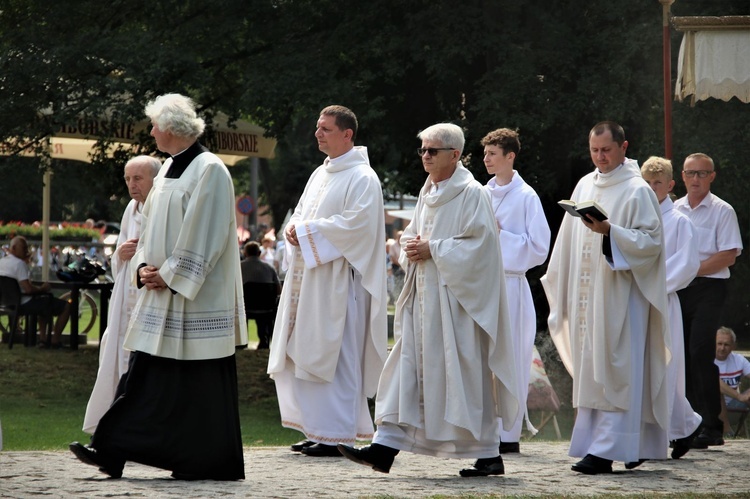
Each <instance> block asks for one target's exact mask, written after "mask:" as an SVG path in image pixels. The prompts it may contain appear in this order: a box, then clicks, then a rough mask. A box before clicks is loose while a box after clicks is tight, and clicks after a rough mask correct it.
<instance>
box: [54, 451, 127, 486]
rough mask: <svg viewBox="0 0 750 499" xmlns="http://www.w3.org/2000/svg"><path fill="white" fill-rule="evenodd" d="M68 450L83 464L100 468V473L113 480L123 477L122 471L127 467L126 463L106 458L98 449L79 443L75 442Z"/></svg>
mask: <svg viewBox="0 0 750 499" xmlns="http://www.w3.org/2000/svg"><path fill="white" fill-rule="evenodd" d="M68 448H69V449H70V451H71V452H72V453H73V454H75V456H76V457H77V458H78V459H80V460H81V461H82V462H84V463H86V464H88V465H91V466H96V467H98V468H99V471H101V472H102V473H106V474H107V475H109V476H111V477H112V478H120V477H122V469H123V468H124V467H125V462H124V461H118V460H116V459H112V458H109V457H107V456H104V455H102V454H101V453H99V452H97V451H96V449H93V448H91V447H89V446H88V445H83V444H81V443H78V442H73V443H72V444H70V445H69V446H68Z"/></svg>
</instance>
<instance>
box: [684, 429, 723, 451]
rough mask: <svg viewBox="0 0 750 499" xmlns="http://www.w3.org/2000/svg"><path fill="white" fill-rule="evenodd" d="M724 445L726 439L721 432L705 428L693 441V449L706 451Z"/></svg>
mask: <svg viewBox="0 0 750 499" xmlns="http://www.w3.org/2000/svg"><path fill="white" fill-rule="evenodd" d="M713 445H724V437H723V436H722V434H721V432H720V431H719V430H712V429H710V428H703V430H701V432H700V434H699V435H698V436H697V437H695V438H694V439H693V444H692V446H691V447H692V448H693V449H706V448H708V446H713Z"/></svg>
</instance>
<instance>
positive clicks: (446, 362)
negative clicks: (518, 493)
mask: <svg viewBox="0 0 750 499" xmlns="http://www.w3.org/2000/svg"><path fill="white" fill-rule="evenodd" d="M419 138H420V139H421V140H422V147H420V148H419V149H418V151H417V152H418V153H419V155H420V157H421V158H422V164H423V166H424V169H425V171H427V172H428V173H429V177H428V179H427V181H426V183H425V184H424V186H423V187H422V190H421V191H420V194H419V200H418V202H417V206H416V208H415V212H414V218H413V219H412V221H411V223H409V225H408V226H407V227H406V228H405V229H404V233H403V235H402V236H401V247H402V251H401V258H400V263H401V267H402V268H404V269H405V270H406V277H405V280H404V288H403V291H402V292H401V295H400V296H399V299H398V301H397V303H396V315H395V318H394V333H395V335H396V338H397V341H396V344H395V345H394V347H393V350H392V351H391V353H390V355H389V356H388V360H387V361H386V364H385V367H384V369H383V374H382V375H381V377H380V383H379V385H378V395H377V399H376V401H375V422H376V424H377V425H378V430H377V432H376V434H375V438H374V439H373V443H372V445H370V446H366V447H363V448H360V449H355V448H354V447H351V446H348V445H343V444H340V445H339V449H340V450H341V452H342V453H343V454H344V455H345V456H346V457H347V458H349V459H351V460H352V461H355V462H358V463H361V464H364V465H367V466H370V467H372V468H373V469H375V470H376V471H380V472H383V473H388V472H389V470H390V468H391V465H392V464H393V460H394V457H395V456H396V455H397V454H398V453H399V451H402V450H403V451H408V452H414V453H417V454H425V455H429V456H437V457H450V458H477V460H476V461H475V463H474V465H473V466H472V467H470V468H465V469H463V470H461V471H460V474H461V476H464V477H476V476H488V475H502V474H503V473H505V468H504V465H503V460H502V458H501V456H500V454H499V452H498V448H497V443H498V438H499V432H498V425H497V418H498V417H502V418H503V420H504V421H506V422H513V421H515V420H516V416H517V413H518V409H519V408H518V395H517V393H516V391H517V386H518V385H517V382H516V379H515V376H516V372H517V370H516V368H515V361H514V358H513V346H512V342H511V333H510V321H509V320H508V306H507V302H506V299H505V284H504V282H503V281H501V280H500V279H498V276H500V275H502V274H503V264H502V256H501V253H500V245H499V243H498V238H497V222H496V221H495V218H494V216H493V215H492V208H491V206H490V202H489V194H488V193H487V191H486V190H485V189H484V187H483V186H482V185H481V184H480V183H479V182H477V181H476V180H475V179H474V177H473V176H472V174H471V172H469V170H467V169H466V168H464V166H463V165H462V164H461V162H460V158H461V153H462V151H463V147H464V134H463V131H462V130H461V128H459V127H458V126H456V125H452V124H449V123H441V124H437V125H433V126H431V127H428V128H426V129H425V130H423V131H422V132H421V133H420V134H419ZM508 426H510V425H509V424H508Z"/></svg>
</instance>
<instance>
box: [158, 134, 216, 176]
mask: <svg viewBox="0 0 750 499" xmlns="http://www.w3.org/2000/svg"><path fill="white" fill-rule="evenodd" d="M204 152H208V149H206V148H205V147H204V146H203V145H201V143H200V142H198V141H197V140H196V141H195V142H193V145H192V146H190V147H188V148H187V149H185V150H184V151H182V152H181V153H178V154H175V155H174V156H172V164H171V165H169V170H167V173H166V174H165V175H164V176H165V177H166V178H179V177H180V176H182V174H183V173H185V170H187V167H188V166H190V163H192V162H193V160H194V159H195V158H197V157H198V155H199V154H202V153H204Z"/></svg>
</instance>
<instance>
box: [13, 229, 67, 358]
mask: <svg viewBox="0 0 750 499" xmlns="http://www.w3.org/2000/svg"><path fill="white" fill-rule="evenodd" d="M30 257H31V253H30V252H29V244H28V243H27V242H26V238H25V237H23V236H16V237H14V238H13V239H12V240H11V241H10V248H9V253H8V255H7V256H5V257H4V258H2V259H0V276H6V277H12V278H14V279H15V280H17V281H18V286H19V287H20V288H21V293H22V296H21V308H20V310H19V312H20V313H21V314H35V315H37V316H38V320H39V346H40V347H41V348H45V347H47V346H48V344H47V340H48V338H47V314H51V315H53V316H55V315H56V316H57V321H56V322H55V327H54V330H53V332H52V338H51V341H50V343H49V346H50V347H51V348H60V347H61V346H62V345H61V343H60V336H61V335H62V331H63V329H65V324H66V323H67V322H68V317H69V316H70V304H69V303H68V302H67V301H65V300H61V299H59V298H55V297H53V296H50V295H49V290H50V287H49V283H48V282H45V283H44V284H41V285H40V286H36V285H34V284H32V283H31V280H30V279H29V266H28V262H29V258H30Z"/></svg>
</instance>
